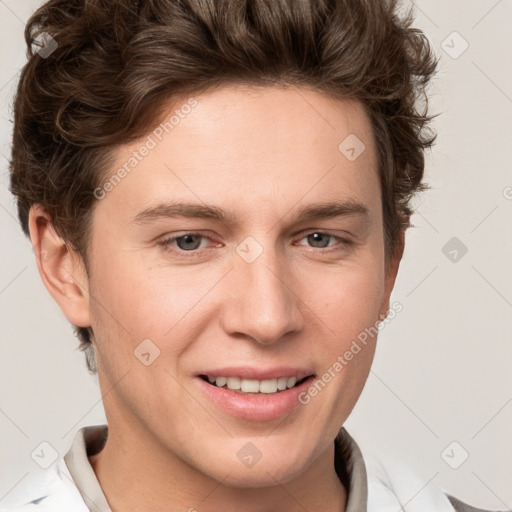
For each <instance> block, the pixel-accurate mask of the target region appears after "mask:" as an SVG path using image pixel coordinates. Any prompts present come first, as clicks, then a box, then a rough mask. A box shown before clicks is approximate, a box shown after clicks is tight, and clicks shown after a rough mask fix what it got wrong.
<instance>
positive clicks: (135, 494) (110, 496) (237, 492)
mask: <svg viewBox="0 0 512 512" xmlns="http://www.w3.org/2000/svg"><path fill="white" fill-rule="evenodd" d="M136 439H138V440H140V439H147V436H136V437H134V438H133V439H125V438H123V442H121V440H120V439H119V438H118V437H117V436H116V434H115V430H114V429H110V428H109V435H108V439H107V442H106V444H105V447H104V448H103V450H102V451H101V452H99V453H98V454H96V455H93V456H92V457H90V458H89V461H90V463H91V465H92V467H93V469H94V472H95V473H96V476H97V478H98V481H99V483H100V485H101V487H102V489H103V492H104V494H105V496H106V498H107V500H108V502H109V505H110V507H111V509H112V512H121V511H122V512H131V511H139V510H145V511H148V512H153V511H155V512H156V511H162V510H183V511H189V512H194V511H195V512H197V511H199V512H217V511H218V510H222V511H223V512H235V511H239V510H244V511H246V512H271V511H275V510H276V509H279V510H280V511H282V512H303V511H304V510H322V511H324V512H344V511H345V503H346V491H345V488H344V487H343V485H342V483H341V482H340V480H339V478H338V476H337V474H336V471H335V469H334V443H332V444H331V445H330V446H329V448H328V450H326V451H325V452H324V453H322V454H321V455H320V456H319V457H318V458H317V459H316V460H315V461H314V462H313V463H312V464H311V465H310V466H309V467H308V468H307V470H306V471H304V472H303V473H302V474H300V475H299V476H298V477H297V478H295V479H292V480H291V481H289V482H286V483H284V484H281V483H279V482H277V481H276V482H275V485H271V486H268V487H260V488H239V487H230V486H226V485H224V484H223V483H222V480H221V481H220V482H219V481H217V480H215V479H213V478H210V477H209V476H208V475H205V474H204V473H202V472H200V471H198V470H197V469H195V468H193V467H191V466H190V465H188V464H187V463H185V462H184V461H183V460H180V459H178V458H176V457H175V456H173V454H171V453H169V452H168V450H165V448H162V447H161V446H154V445H151V446H149V445H148V442H146V443H145V444H144V446H141V444H140V442H139V443H137V442H135V440H136ZM127 447H129V449H128V448H127ZM155 453H156V454H158V456H157V457H155V455H154V454H155ZM178 475H179V476H178ZM226 476H227V475H226Z"/></svg>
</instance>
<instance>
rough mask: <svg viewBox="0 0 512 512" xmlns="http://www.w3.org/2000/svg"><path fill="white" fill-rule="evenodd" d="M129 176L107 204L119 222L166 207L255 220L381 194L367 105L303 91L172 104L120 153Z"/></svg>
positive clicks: (231, 94) (271, 90) (241, 92)
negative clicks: (244, 212) (207, 207)
mask: <svg viewBox="0 0 512 512" xmlns="http://www.w3.org/2000/svg"><path fill="white" fill-rule="evenodd" d="M144 148H146V149H144ZM147 148H149V149H147ZM141 153H144V155H143V156H141ZM121 168H124V169H125V171H127V172H123V173H122V174H123V178H122V180H117V181H118V183H116V184H115V186H114V187H111V191H110V192H109V193H108V195H107V197H106V200H105V201H104V203H105V206H106V205H108V206H109V208H110V209H112V214H116V213H118V214H119V213H122V212H123V211H126V213H128V210H130V211H132V210H133V209H138V210H143V209H144V208H146V207H148V206H150V204H152V203H155V202H158V201H159V200H165V199H166V198H173V199H182V200H195V201H196V202H197V201H201V202H203V203H208V204H211V205H216V204H219V203H221V202H222V203H223V204H224V205H228V206H229V207H231V208H232V209H233V210H235V209H237V210H241V209H243V208H244V207H245V208H246V209H252V211H253V213H255V212H256V210H258V211H259V212H261V211H262V209H264V208H265V207H267V205H269V204H273V205H278V204H281V205H282V207H283V208H284V207H288V208H289V207H290V206H292V203H295V204H296V203H298V202H299V201H302V200H304V202H307V199H311V200H313V199H314V198H315V196H320V195H321V196H322V200H324V201H327V200H338V199H348V200H358V201H359V202H360V201H361V200H364V199H366V201H367V202H368V201H369V202H372V200H373V201H374V202H375V199H377V198H376V197H375V195H379V186H378V181H379V180H378V173H377V161H376V151H375V147H374V140H373V136H372V129H371V125H370V122H369V119H368V117H367V115H366V113H365V110H364V108H363V107H362V105H361V104H359V103H358V102H356V101H353V100H350V101H349V100H337V99H333V98H331V97H329V96H327V95H325V94H322V93H319V92H316V91H313V90H311V89H308V88H303V87H301V88H297V87H293V86H291V87H288V88H283V87H249V86H246V85H240V84H238V85H228V86H223V87H221V88H219V89H216V90H213V91H209V92H206V93H203V94H199V95H197V96H194V97H190V96H183V97H182V98H180V99H179V100H174V101H173V102H172V104H171V103H170V104H169V105H168V108H167V109H166V112H165V115H164V116H163V117H162V121H161V123H160V124H159V125H157V126H155V128H154V129H153V130H152V131H151V132H149V133H148V134H147V135H146V136H144V137H142V138H141V139H139V140H138V141H136V142H134V143H132V144H130V145H126V146H124V147H121V148H120V149H119V150H118V151H117V154H116V160H115V164H114V165H113V166H112V169H111V176H113V175H115V174H116V173H117V172H118V170H119V169H121ZM317 198H318V197H317ZM280 214H282V212H280ZM131 218H132V219H133V217H131Z"/></svg>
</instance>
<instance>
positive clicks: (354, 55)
mask: <svg viewBox="0 0 512 512" xmlns="http://www.w3.org/2000/svg"><path fill="white" fill-rule="evenodd" d="M398 9H399V5H398V4H397V2H396V1H395V0H389V1H387V0H211V1H210V0H141V1H137V0H50V1H48V2H46V3H45V4H44V5H43V6H42V7H40V8H39V9H38V10H37V11H36V12H35V13H34V14H33V15H32V17H31V18H30V19H29V21H28V23H27V26H26V28H25V40H26V43H27V48H28V50H27V57H28V62H27V63H26V65H25V66H24V68H23V70H22V72H21V76H20V80H19V84H18V88H17V93H16V96H15V100H14V130H13V142H12V156H11V160H10V171H11V191H12V193H13V194H14V195H15V196H16V197H17V202H18V214H19V219H20V221H21V226H22V229H23V231H24V232H25V233H26V234H27V235H28V234H29V230H28V212H29V210H30V207H31V205H32V204H34V203H40V204H41V205H42V206H43V207H44V208H45V209H46V211H47V212H48V214H49V216H50V217H51V219H52V222H53V224H54V226H55V228H56V230H57V232H58V233H59V235H61V237H62V238H63V239H64V240H65V241H66V242H67V243H68V245H69V247H70V248H71V249H72V250H75V251H76V252H77V253H78V254H79V255H80V256H81V257H82V259H83V261H84V263H85V266H86V269H88V257H87V254H88V253H87V248H88V240H89V234H90V229H91V217H92V215H91V214H92V209H93V207H94V204H95V202H97V199H96V197H95V195H94V193H93V192H94V190H95V189H96V188H97V187H98V186H99V184H100V183H101V182H102V179H103V178H104V177H105V175H106V173H107V172H108V171H109V164H110V163H111V162H112V161H111V156H112V155H113V151H114V150H115V149H116V147H117V146H119V145H122V144H125V143H128V142H131V141H133V140H136V139H138V138H140V137H141V136H143V135H144V134H146V133H147V132H149V130H151V128H153V127H154V126H155V125H156V124H158V122H159V120H160V118H161V115H162V111H163V110H162V109H163V108H164V106H165V105H168V103H169V100H172V99H173V98H176V97H178V96H181V95H185V94H196V93H200V92H203V91H207V90H210V89H212V88H215V87H218V86H222V85H223V84H226V83H229V82H240V83H245V84H251V85H262V86H271V85H277V84H279V85H295V86H308V87H312V88H313V89H315V90H317V91H318V92H322V93H325V94H327V95H330V96H332V97H334V98H341V99H343V98H352V99H357V100H359V101H360V102H361V103H362V104H363V105H364V107H365V108H366V111H367V113H368V115H369V117H370V120H371V123H372V125H373V131H374V135H375V140H376V145H377V151H378V158H379V165H380V169H379V171H380V180H381V191H382V203H383V218H384V232H385V240H386V255H387V256H389V255H390V254H391V252H392V251H393V250H394V249H395V248H396V245H397V241H398V239H399V235H400V232H401V230H402V229H405V227H407V226H408V225H409V216H410V215H411V213H412V211H411V209H410V205H409V203H410V199H411V197H412V196H413V194H415V193H416V192H417V191H418V190H421V189H422V188H424V185H423V184H422V179H423V169H424V150H425V149H426V148H428V147H430V146H431V144H432V143H433V140H434V135H433V133H432V131H431V130H430V128H429V126H428V123H429V121H430V119H431V117H430V116H428V115H427V103H428V102H426V101H423V102H422V105H423V107H422V109H421V111H420V110H419V108H418V103H419V101H418V100H419V99H425V100H426V94H425V89H426V86H427V84H428V82H429V80H430V78H431V76H432V75H433V73H434V71H435V68H436V63H437V62H436V59H435V58H434V56H433V53H432V50H431V48H430V45H429V43H428V40H427V39H426V37H425V36H424V34H423V33H422V32H421V31H419V30H418V29H415V28H412V26H411V23H412V19H413V18H412V15H411V12H409V13H407V14H406V15H400V14H399V11H398ZM45 33H46V34H49V35H50V36H51V38H53V40H54V41H55V43H56V45H55V44H54V46H56V48H54V49H53V51H52V52H51V54H49V55H44V53H43V52H40V51H39V50H38V51H36V49H35V48H33V44H34V40H35V39H36V38H37V37H41V34H45ZM44 37H46V38H48V36H46V35H45V36H44ZM47 40H48V39H47ZM50 41H51V40H50ZM48 49H51V46H50V45H48ZM340 142H341V141H340ZM75 332H76V334H77V336H78V338H79V340H80V341H81V343H80V347H79V348H80V350H83V351H85V353H86V359H87V365H88V368H89V371H90V372H91V373H94V372H96V371H97V369H96V366H95V358H94V351H93V348H92V345H91V337H90V336H91V332H90V329H86V328H83V327H76V326H75Z"/></svg>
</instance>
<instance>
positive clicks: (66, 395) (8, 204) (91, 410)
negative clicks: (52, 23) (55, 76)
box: [0, 0, 512, 509]
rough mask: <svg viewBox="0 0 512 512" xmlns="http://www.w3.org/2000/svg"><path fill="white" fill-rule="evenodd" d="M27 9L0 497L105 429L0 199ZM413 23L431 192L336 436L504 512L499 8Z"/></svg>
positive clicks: (15, 12)
mask: <svg viewBox="0 0 512 512" xmlns="http://www.w3.org/2000/svg"><path fill="white" fill-rule="evenodd" d="M38 5H40V2H39V1H35V0H24V1H21V0H0V23H1V30H0V41H1V49H2V53H1V57H0V59H1V76H0V102H1V106H2V110H1V120H0V154H1V156H0V167H1V180H0V183H1V184H0V222H1V251H0V269H1V274H0V314H1V322H0V343H1V354H2V357H1V360H0V366H1V369H0V372H1V383H2V385H1V388H0V389H1V397H0V400H1V402H0V430H1V433H2V436H1V437H0V450H1V451H0V468H1V474H0V499H1V498H2V497H4V496H5V495H7V494H8V493H9V491H10V490H11V489H12V488H13V487H14V486H16V485H17V483H18V482H20V481H21V480H22V479H23V478H25V477H26V475H27V474H28V473H29V472H30V473H32V472H37V471H43V470H42V469H40V468H39V467H38V466H37V465H36V463H35V462H34V461H33V460H32V459H31V453H32V452H33V450H34V449H35V448H36V447H38V445H39V444H40V443H41V442H42V441H47V442H49V443H50V444H51V445H52V446H53V447H54V448H55V449H56V450H57V451H58V452H59V454H61V455H62V454H64V453H65V451H67V449H68V448H69V446H70V443H71V441H72V439H73V437H74V435H75V432H76V431H77V430H78V429H79V428H81V427H82V426H85V425H91V424H97V423H104V422H105V417H104V411H103V406H102V404H101V396H100V390H99V387H98V384H97V379H96V377H91V376H90V375H89V374H88V373H87V370H86V367H85V361H84V358H83V355H82V354H81V353H80V352H78V351H77V350H76V346H77V343H78V341H77V340H76V338H74V336H73V334H72V330H71V327H70V325H69V324H68V323H67V321H66V320H65V318H64V316H63V315H62V313H61V312H60V310H59V309H58V307H57V305H56V304H55V303H54V302H53V299H52V298H51V297H50V295H49V294H48V292H47V291H46V289H45V288H44V286H43V284H42V282H41V279H40V277H39V274H38V271H37V267H36V264H35V260H34V255H33V253H32V250H31V245H30V243H29V241H28V240H27V239H26V238H25V237H24V236H23V235H22V232H21V229H20V228H19V225H18V221H17V218H16V213H15V207H14V201H13V198H12V196H11V195H10V193H9V192H8V190H7V189H6V188H5V187H6V185H7V183H8V172H7V160H6V157H8V156H9V154H10V147H9V143H10V141H9V138H10V132H11V127H12V125H11V122H10V121H9V120H10V118H11V110H10V102H11V100H12V96H13V92H14V89H15V86H16V82H17V78H18V72H19V69H20V68H21V66H22V65H23V63H24V61H25V46H24V42H23V29H24V24H25V22H26V20H27V19H28V17H29V15H30V14H31V13H32V12H33V10H34V9H35V8H36V6H38ZM416 12H417V21H416V25H417V26H418V27H419V28H422V29H423V30H424V31H425V32H426V33H427V35H428V37H429V39H430V40H431V42H432V43H433V45H434V48H435V51H436V53H437V55H439V56H440V58H441V62H440V70H439V74H438V78H437V80H436V81H435V83H434V86H433V88H432V89H431V93H432V100H431V105H432V111H433V112H439V113H441V116H440V117H439V118H438V119H437V120H436V121H435V123H434V127H435V129H436V130H437V132H438V134H439V137H438V142H437V145H436V147H435V148H434V150H433V152H432V154H430V155H429V156H428V160H427V181H428V182H429V183H430V184H431V186H432V189H431V190H430V191H429V192H427V193H425V194H423V195H422V196H421V197H420V198H419V199H418V200H417V201H416V202H415V208H416V213H415V215H414V217H413V223H414V224H415V228H413V229H411V230H410V231H409V233H408V237H407V249H406V253H405V256H404V259H403V262H402V266H401V270H400V273H399V276H398V281H397V284H396V288H395V291H394V294H393V297H392V300H394V301H399V302H401V303H402V304H403V307H404V310H403V311H402V312H401V313H400V314H399V315H397V317H396V318H395V319H394V320H393V321H392V322H391V323H390V324H389V325H387V326H386V328H385V329H384V330H383V331H382V333H381V336H380V339H379V347H378V350H377V355H376V359H375V364H374V367H373V372H372V373H371V375H370V377H369V380H368V383H367V385H366V388H365V390H364V392H363V395H362V397H361V399H360V401H359V403H358V404H357V406H356V408H355V410H354V412H353V414H352V416H351V417H350V419H349V420H348V422H347V424H346V426H347V428H348V430H349V432H351V433H352V435H353V436H354V437H355V439H356V440H357V441H358V442H359V443H360V444H361V445H362V446H363V447H366V448H367V449H374V450H377V451H383V452H386V451H392V452H393V453H394V454H395V455H396V457H397V458H399V459H401V460H403V461H404V462H406V463H408V464H410V465H411V466H413V467H414V468H415V469H416V470H417V471H419V472H420V474H421V475H422V476H423V478H424V482H425V485H427V484H428V482H431V483H432V484H437V485H440V486H442V487H444V488H445V489H447V490H449V491H450V492H452V493H453V494H455V495H456V496H458V497H459V498H461V499H463V500H466V501H468V502H470V503H472V504H473V505H475V506H481V507H489V508H501V509H503V508H512V485H511V484H512V482H511V480H512V478H511V477H512V435H511V433H512V429H511V427H512V386H511V382H512V377H511V374H512V372H511V370H512V357H511V356H512V340H511V335H510V332H511V327H512V286H511V285H512V270H511V269H512V266H511V263H510V262H511V261H512V257H511V256H512V236H511V234H512V230H511V220H512V173H511V164H512V152H511V147H512V121H511V120H512V65H511V53H510V49H511V48H512V31H511V30H510V26H511V24H512V1H511V0H499V1H498V0H473V1H467V0H464V1H463V0H458V1H450V2H447V1H445V0H425V1H421V2H417V6H416ZM454 31H456V32H458V33H459V34H460V36H461V37H462V38H463V39H464V40H465V41H467V43H468V44H469V47H468V48H467V50H466V51H465V52H464V53H462V54H461V55H460V56H458V57H457V58H453V57H454V56H457V55H458V54H459V53H460V52H461V50H462V49H463V48H464V46H463V45H464V40H462V39H461V38H460V37H459V36H457V34H453V32H454ZM443 41H444V42H443ZM449 54H451V56H450V55H449ZM507 187H509V188H507ZM452 237H457V238H458V239H459V240H460V241H461V242H462V243H463V244H464V245H465V246H466V247H467V248H468V252H467V254H465V255H464V256H463V257H460V255H461V253H460V252H459V256H458V257H459V260H458V261H457V262H452V261H450V259H449V258H448V257H447V256H445V254H444V253H443V251H442V248H443V247H444V246H445V244H446V243H447V242H448V241H449V240H450V239H451V238H452ZM445 252H447V251H445ZM453 441H456V442H457V443H458V444H457V445H452V446H451V447H450V448H449V449H448V451H447V452H445V458H444V459H443V457H442V455H441V454H442V453H443V452H444V450H445V448H446V447H447V446H449V445H450V443H452V442H453ZM463 450H465V451H467V452H468V453H469V457H468V459H467V460H466V461H465V462H464V463H463V464H462V465H460V467H459V468H458V469H452V468H451V467H450V466H449V465H448V464H447V462H445V460H449V461H450V463H451V464H452V465H454V464H455V463H457V462H460V460H461V457H462V456H463V454H464V452H463ZM446 454H447V455H446ZM419 492H421V488H419V489H415V490H414V489H411V498H412V497H413V496H414V495H415V494H417V493H419Z"/></svg>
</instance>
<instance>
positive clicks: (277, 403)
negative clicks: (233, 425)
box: [196, 376, 314, 421]
mask: <svg viewBox="0 0 512 512" xmlns="http://www.w3.org/2000/svg"><path fill="white" fill-rule="evenodd" d="M313 378H314V377H313V376H311V377H309V378H307V379H306V380H305V381H304V382H302V383H301V384H299V385H298V386H295V387H293V388H290V389H286V390H284V391H278V392H277V393H258V394H253V395H249V394H242V393H237V392H235V391H233V390H231V389H225V388H218V387H217V386H215V385H213V384H209V383H208V382H206V381H204V380H203V379H202V378H201V377H197V378H196V380H197V381H198V384H199V386H200V387H201V389H202V390H203V391H204V393H206V395H207V396H208V398H209V399H210V400H211V401H212V402H213V403H214V404H215V405H217V406H218V407H219V408H220V409H222V410H223V411H224V412H226V413H227V414H229V415H230V416H234V417H236V418H243V419H246V420H251V421H270V420H275V419H279V418H282V417H283V416H286V415H287V414H290V413H291V412H292V411H293V410H294V409H295V408H296V407H298V406H300V405H301V403H300V402H299V395H300V394H301V393H302V392H304V391H306V390H307V389H308V387H309V386H310V385H311V381H312V380H313Z"/></svg>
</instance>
